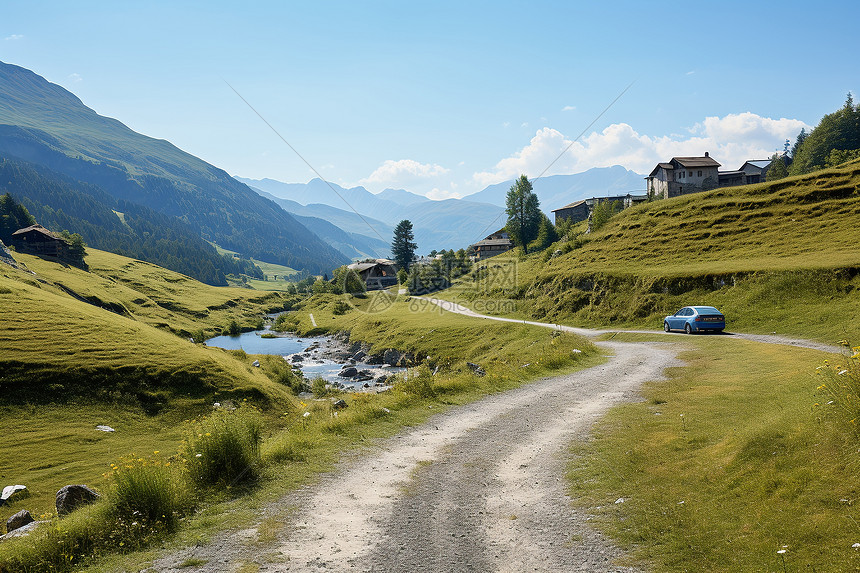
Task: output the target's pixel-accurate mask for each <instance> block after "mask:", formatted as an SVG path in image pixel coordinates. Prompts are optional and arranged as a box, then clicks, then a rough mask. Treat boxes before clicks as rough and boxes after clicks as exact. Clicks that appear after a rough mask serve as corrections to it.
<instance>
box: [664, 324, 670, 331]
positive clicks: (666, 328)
mask: <svg viewBox="0 0 860 573" xmlns="http://www.w3.org/2000/svg"><path fill="white" fill-rule="evenodd" d="M670 330H671V328H669V323H668V322H664V323H663V332H669V331H670Z"/></svg>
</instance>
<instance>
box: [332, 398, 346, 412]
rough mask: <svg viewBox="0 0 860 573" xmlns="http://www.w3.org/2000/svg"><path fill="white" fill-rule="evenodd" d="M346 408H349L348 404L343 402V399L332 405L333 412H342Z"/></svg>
mask: <svg viewBox="0 0 860 573" xmlns="http://www.w3.org/2000/svg"><path fill="white" fill-rule="evenodd" d="M347 406H349V404H347V403H346V400H344V399H343V398H341V399H340V400H338V401H337V402H335V403H333V404H332V408H334V409H335V410H343V409H344V408H346V407H347Z"/></svg>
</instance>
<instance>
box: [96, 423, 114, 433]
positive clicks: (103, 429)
mask: <svg viewBox="0 0 860 573" xmlns="http://www.w3.org/2000/svg"><path fill="white" fill-rule="evenodd" d="M96 430H98V431H99V432H107V433H111V432H116V430H114V429H113V428H111V427H110V426H105V425H104V424H100V425H98V426H96Z"/></svg>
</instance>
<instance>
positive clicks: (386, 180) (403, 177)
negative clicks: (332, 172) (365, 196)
mask: <svg viewBox="0 0 860 573" xmlns="http://www.w3.org/2000/svg"><path fill="white" fill-rule="evenodd" d="M449 171H450V170H449V169H446V168H445V167H442V166H441V165H437V164H435V163H418V162H417V161H414V160H412V159H401V160H399V161H394V160H392V159H387V160H386V161H384V162H383V163H382V165H380V166H379V167H377V168H376V171H374V172H373V173H371V174H370V175H368V176H367V177H365V178H364V179H361V180H360V181H359V183H361V184H362V185H370V186H373V187H378V188H380V189H381V188H383V187H405V188H408V187H410V186H412V185H414V184H416V183H420V182H424V181H427V180H429V179H434V178H437V177H441V176H442V175H445V174H446V173H448V172H449Z"/></svg>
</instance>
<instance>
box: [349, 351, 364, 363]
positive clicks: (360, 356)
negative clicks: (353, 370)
mask: <svg viewBox="0 0 860 573" xmlns="http://www.w3.org/2000/svg"><path fill="white" fill-rule="evenodd" d="M365 356H367V353H366V352H364V351H363V350H359V351H358V352H356V353H355V354H353V355H352V359H353V360H355V361H356V362H361V361H362V360H364V358H365Z"/></svg>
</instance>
